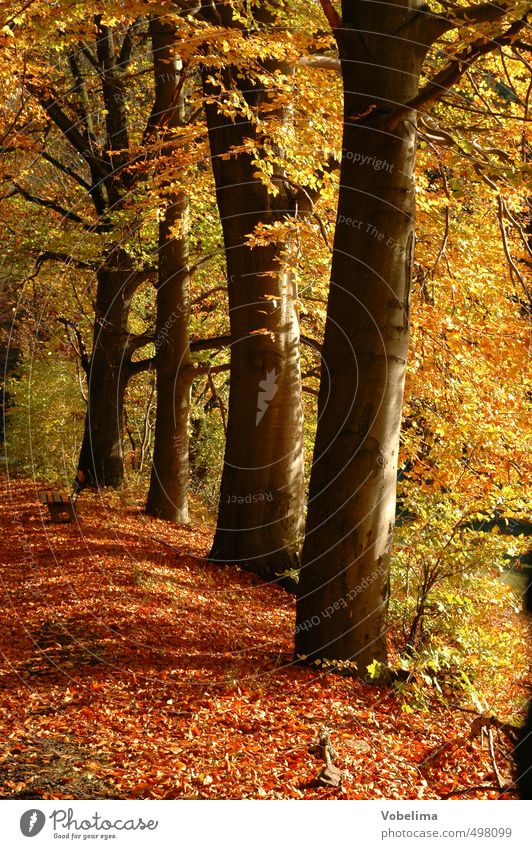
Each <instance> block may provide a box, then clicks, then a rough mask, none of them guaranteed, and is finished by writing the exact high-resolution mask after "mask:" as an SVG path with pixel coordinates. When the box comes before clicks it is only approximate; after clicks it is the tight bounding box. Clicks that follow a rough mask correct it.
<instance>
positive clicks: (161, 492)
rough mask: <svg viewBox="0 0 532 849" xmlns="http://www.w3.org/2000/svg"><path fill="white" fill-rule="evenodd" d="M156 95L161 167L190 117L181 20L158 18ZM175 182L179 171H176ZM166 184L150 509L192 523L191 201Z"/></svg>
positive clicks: (154, 123)
mask: <svg viewBox="0 0 532 849" xmlns="http://www.w3.org/2000/svg"><path fill="white" fill-rule="evenodd" d="M149 26H150V35H151V40H152V50H153V67H154V84H155V101H154V106H153V110H152V115H151V118H150V121H149V123H148V132H149V133H150V134H151V133H156V136H157V139H158V142H159V144H160V145H161V150H160V151H159V153H158V158H159V167H161V166H162V164H163V163H164V161H165V160H167V159H168V156H169V154H170V153H171V150H172V142H174V143H175V141H176V138H177V134H178V128H179V127H180V126H183V125H184V124H185V122H186V117H185V73H186V69H185V68H183V67H181V68H180V65H181V62H180V60H179V56H178V55H177V50H178V44H177V41H178V38H177V31H176V27H175V24H173V23H172V22H171V21H169V20H164V19H161V18H152V19H151V20H150V25H149ZM172 180H173V181H174V182H175V180H176V176H175V175H172ZM168 183H170V179H169V178H168V176H167V177H166V178H164V177H163V182H162V186H161V190H162V202H163V204H165V209H164V213H163V215H162V218H161V221H160V223H159V245H158V281H157V320H156V327H155V351H156V352H155V368H156V374H157V411H156V417H155V441H154V447H153V463H152V470H151V478H150V488H149V492H148V499H147V503H146V512H147V513H150V514H152V515H154V516H159V517H160V518H162V519H168V520H172V521H177V522H181V523H186V522H188V499H187V488H188V476H189V418H190V389H191V385H192V380H193V377H194V368H193V365H192V361H191V355H190V343H189V313H190V291H189V290H190V272H189V261H188V259H189V248H188V222H187V208H188V199H187V196H186V194H185V192H184V191H183V190H182V189H181V190H179V189H177V190H176V189H174V188H172V187H171V186H170V187H169V186H168Z"/></svg>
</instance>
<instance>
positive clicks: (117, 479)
mask: <svg viewBox="0 0 532 849" xmlns="http://www.w3.org/2000/svg"><path fill="white" fill-rule="evenodd" d="M137 277H138V275H137V273H136V272H135V270H134V269H132V268H131V267H130V266H129V264H128V260H127V256H126V255H123V254H120V253H119V254H118V256H117V255H116V254H113V255H110V256H109V257H108V258H107V261H106V262H105V263H104V264H102V266H101V268H100V269H99V270H98V272H97V291H96V309H95V319H94V336H93V346H92V354H91V358H90V364H89V372H88V397H89V403H88V407H87V414H86V417H85V429H84V433H83V441H82V444H81V450H80V456H79V462H78V469H79V470H81V472H83V473H84V474H85V476H86V477H87V478H88V481H89V482H90V483H91V484H92V485H93V486H96V487H102V486H111V487H118V486H120V485H121V483H122V481H123V478H124V453H123V445H122V433H123V424H124V395H125V391H126V387H127V382H128V380H129V377H130V376H131V372H130V366H131V363H130V352H129V342H130V335H129V333H128V329H127V321H128V315H129V308H130V305H131V299H132V297H133V294H134V292H135V289H136V288H137V285H138V280H137Z"/></svg>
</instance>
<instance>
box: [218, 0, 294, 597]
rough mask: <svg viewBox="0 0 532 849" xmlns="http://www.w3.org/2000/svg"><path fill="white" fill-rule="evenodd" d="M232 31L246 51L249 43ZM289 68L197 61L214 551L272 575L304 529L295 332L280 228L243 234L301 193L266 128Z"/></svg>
mask: <svg viewBox="0 0 532 849" xmlns="http://www.w3.org/2000/svg"><path fill="white" fill-rule="evenodd" d="M279 5H281V4H279ZM220 16H221V21H220V22H223V23H225V24H226V25H228V26H230V27H231V26H232V27H236V29H237V32H238V30H239V28H241V27H242V23H241V19H239V18H238V17H237V18H236V20H233V16H232V12H231V10H230V9H229V8H227V9H223V8H222V9H220ZM276 17H277V16H276V11H272V10H270V8H269V7H267V4H259V5H257V7H256V9H255V10H254V12H253V17H252V19H251V20H250V21H249V23H250V27H251V30H252V31H253V30H255V31H258V32H259V33H266V34H267V37H269V38H273V34H274V31H275V28H274V23H275V20H276ZM240 39H241V43H242V45H243V47H244V49H245V51H246V52H245V54H244V56H249V55H250V54H251V55H252V54H253V48H252V47H251V50H250V47H249V45H248V46H246V44H245V42H246V39H245V37H244V35H240ZM255 47H256V48H258V47H259V44H258V42H255ZM242 52H243V51H242ZM291 73H292V69H291V67H290V65H289V63H287V62H286V61H282V60H281V59H275V58H272V59H270V60H264V61H261V60H260V59H257V58H256V57H255V58H254V59H253V60H249V59H248V61H247V63H246V62H245V61H244V60H241V62H240V63H239V64H236V63H235V64H233V63H232V64H230V65H226V66H225V67H224V68H223V70H222V71H221V72H220V73H216V71H215V69H214V68H212V67H209V65H208V58H206V60H205V70H204V73H203V81H204V92H205V97H206V107H205V111H206V118H207V126H208V131H209V142H210V149H211V157H212V160H211V161H212V168H213V173H214V179H215V183H216V195H217V202H218V207H219V210H220V216H221V222H222V228H223V235H224V245H225V255H226V264H227V280H228V293H229V309H230V321H231V375H230V397H229V416H228V422H227V441H226V449H225V457H224V468H223V474H222V483H221V491H220V502H219V510H218V520H217V528H216V533H215V538H214V542H213V546H212V550H211V554H210V558H211V559H212V560H214V561H219V562H238V563H240V564H242V565H243V566H244V567H245V568H247V569H249V570H251V571H253V572H256V573H257V574H259V575H261V576H262V577H263V578H265V579H268V580H275V579H276V577H277V576H278V575H279V573H281V572H283V571H285V570H290V569H294V568H295V567H296V566H297V565H298V556H299V550H300V545H301V535H302V530H303V510H304V498H305V483H304V453H303V411H302V403H301V375H300V353H299V343H300V332H299V321H298V301H297V287H296V282H295V278H294V274H293V272H292V270H291V268H290V266H289V264H288V263H287V260H286V256H284V254H285V253H286V248H287V245H286V242H285V241H284V240H283V238H282V235H281V236H279V233H276V234H275V240H271V239H270V240H268V239H266V240H265V241H262V242H260V241H258V242H256V243H253V241H252V240H251V239H250V237H251V236H253V235H254V234H255V233H257V232H258V231H260V230H261V228H262V227H264V226H266V227H273V228H274V227H275V225H276V224H283V223H284V222H285V220H286V219H287V218H289V217H290V216H295V215H297V213H298V201H300V200H301V198H300V197H299V196H298V193H297V191H294V190H293V187H291V186H290V185H289V183H288V182H287V181H286V179H285V173H284V170H283V166H282V164H280V162H279V160H282V158H283V154H282V152H281V151H280V150H279V147H276V145H277V144H278V143H277V141H276V139H275V138H274V134H273V133H272V128H271V125H272V122H273V123H274V124H275V123H276V124H277V126H278V125H279V124H281V125H282V124H283V122H284V121H286V120H287V115H286V105H285V103H283V100H282V97H281V99H279V98H280V96H281V92H280V91H279V89H280V88H282V86H283V84H286V80H287V79H288V78H289V77H290V75H291ZM235 100H236V102H237V103H238V104H239V105H238V107H237V108H236V110H235V109H234V106H233V103H234V101H235ZM269 145H270V146H272V147H273V148H275V153H276V157H277V162H276V164H275V165H274V166H272V171H273V173H272V176H271V183H270V185H269V186H268V185H266V184H265V180H264V179H262V178H261V174H260V172H259V170H258V167H257V158H259V157H261V158H263V159H264V151H265V150H267V149H268V146H269Z"/></svg>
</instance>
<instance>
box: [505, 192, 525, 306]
mask: <svg viewBox="0 0 532 849" xmlns="http://www.w3.org/2000/svg"><path fill="white" fill-rule="evenodd" d="M505 214H506V204H505V203H504V201H503V199H502V197H501V196H500V195H499V196H498V197H497V219H498V221H499V229H500V231H501V238H502V246H503V250H504V255H505V257H506V261H507V263H508V266H509V268H510V276H511V278H512V282H514V275H515V276H516V277H517V279H518V281H519V283H520V284H521V287H522V289H523V291H524V293H525V295H526V297H527V298H528V302H529V304H532V292H531V291H530V289H529V288H528V284H527V282H526V280H525V278H524V277H523V275H522V274H521V272H520V270H519V269H518V267H517V265H516V264H515V262H514V259H513V257H512V254H511V251H510V246H509V244H508V236H507V233H506V227H505V226H504V216H505Z"/></svg>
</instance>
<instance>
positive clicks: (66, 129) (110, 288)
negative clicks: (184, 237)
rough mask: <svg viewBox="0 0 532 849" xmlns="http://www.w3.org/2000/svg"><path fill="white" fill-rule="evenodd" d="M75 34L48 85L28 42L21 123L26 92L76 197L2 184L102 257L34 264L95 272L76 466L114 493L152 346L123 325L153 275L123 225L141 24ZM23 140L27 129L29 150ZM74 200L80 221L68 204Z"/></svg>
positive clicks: (41, 60) (42, 144) (42, 151)
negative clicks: (129, 411)
mask: <svg viewBox="0 0 532 849" xmlns="http://www.w3.org/2000/svg"><path fill="white" fill-rule="evenodd" d="M74 29H76V27H74ZM77 29H78V33H79V34H78V37H77V39H73V38H72V37H70V35H69V34H67V36H66V38H65V39H60V42H61V43H60V44H59V45H58V48H59V51H60V55H62V56H64V57H65V58H66V65H67V68H66V69H63V67H60V68H59V69H58V71H57V73H56V74H55V79H54V80H52V79H51V78H50V76H49V74H50V72H51V68H50V64H49V63H48V59H47V52H46V50H43V51H42V52H41V53H40V54H38V52H37V51H34V49H33V45H30V46H28V47H27V50H26V64H25V65H24V68H23V69H22V72H21V74H20V84H21V87H22V90H21V93H20V100H21V106H20V110H19V113H20V114H19V116H18V117H21V118H24V117H27V115H26V110H27V109H28V107H27V104H26V103H25V99H26V98H27V95H28V94H29V95H31V97H32V98H33V101H34V103H36V104H37V105H38V108H39V109H40V110H41V111H40V114H38V113H35V115H34V122H35V124H34V126H35V127H36V128H37V130H38V129H39V128H40V126H41V124H42V123H44V124H47V125H48V127H49V128H50V129H51V130H52V128H53V130H52V131H51V132H49V133H46V134H44V139H43V140H39V141H38V142H37V146H36V152H37V155H38V156H39V157H41V158H42V159H44V160H45V161H46V162H47V163H48V164H49V165H50V166H51V168H52V169H55V170H56V171H57V172H58V173H59V174H60V175H61V176H62V178H63V180H64V179H65V177H66V178H67V181H68V185H69V187H70V190H71V192H72V194H70V191H69V192H68V194H67V203H66V204H65V203H63V202H62V201H60V200H58V199H56V198H54V197H49V196H47V195H46V189H47V187H46V186H44V185H37V186H36V185H35V182H36V181H35V178H34V176H33V174H31V175H30V176H29V179H28V180H27V181H23V180H18V179H17V178H16V177H9V178H8V179H9V180H10V183H11V186H12V189H11V195H15V194H16V195H19V196H20V197H21V198H22V199H23V200H24V201H26V202H27V203H28V204H35V205H37V206H40V207H41V208H43V209H48V210H50V211H51V212H52V213H54V214H55V215H56V216H59V219H58V220H61V219H62V221H63V222H67V223H69V224H70V225H71V226H72V227H75V228H78V229H79V230H81V232H82V233H84V234H86V241H87V242H89V244H90V245H91V246H92V248H93V249H95V250H97V251H99V255H98V256H97V259H96V260H94V259H92V258H91V260H90V261H87V260H85V259H83V260H78V258H77V257H76V255H75V253H76V252H75V251H74V253H73V254H72V253H70V252H69V251H68V250H67V251H65V250H41V251H39V252H38V255H37V261H38V264H39V265H40V266H42V264H43V263H44V262H58V263H62V264H63V263H64V264H66V265H73V266H79V267H81V268H84V269H89V270H93V272H94V275H95V277H96V291H95V295H94V326H93V339H92V350H91V352H90V355H89V356H87V357H84V358H83V361H82V364H83V367H84V369H85V371H86V374H87V381H88V404H87V414H86V419H85V427H84V434H83V441H82V445H81V449H80V456H79V463H78V465H79V469H80V470H81V472H82V474H83V475H84V476H85V477H87V478H89V479H90V480H91V481H92V483H93V484H94V485H97V486H119V485H120V483H121V482H122V479H123V475H124V457H123V444H122V433H123V416H124V396H125V391H126V387H127V384H128V381H129V380H130V378H131V377H132V376H133V375H134V374H136V373H138V371H139V369H140V368H143V367H144V366H143V365H142V364H141V365H139V363H138V362H137V363H135V362H134V361H133V360H134V355H135V354H136V352H137V351H138V349H139V348H141V347H143V346H144V345H145V344H147V342H148V341H149V337H146V336H145V335H144V334H135V333H131V332H130V328H129V326H128V317H129V312H130V307H131V303H132V299H133V297H134V295H135V293H136V291H137V289H138V288H139V286H140V285H141V283H143V282H144V281H145V280H146V278H147V276H149V274H150V270H149V269H147V268H145V267H143V265H142V262H139V261H138V260H137V258H136V257H135V254H134V252H133V251H131V250H130V249H129V247H128V238H130V237H131V232H128V224H131V222H128V223H125V221H124V219H125V217H127V216H125V213H124V210H125V207H126V201H127V198H128V193H129V192H130V191H131V190H132V187H133V184H134V182H135V174H134V173H132V172H131V171H130V170H129V165H130V158H131V149H132V147H131V146H132V140H131V132H130V129H131V128H130V121H131V112H128V105H127V103H128V92H127V87H128V74H127V70H128V67H129V64H130V62H131V59H132V53H133V50H134V48H135V46H136V43H137V39H138V21H137V20H134V21H130V22H128V23H126V24H123V25H120V26H117V27H115V28H114V29H113V27H112V26H111V25H109V24H108V23H107V22H106V18H105V16H104V15H103V14H96V15H95V16H94V18H93V19H92V21H91V20H89V21H88V22H86V23H83V24H81V23H80V22H77ZM61 64H62V63H61ZM135 117H136V116H135ZM102 119H103V120H102ZM20 123H22V122H20ZM23 126H24V125H23ZM31 126H32V125H31V124H30V125H29V128H30V131H31ZM26 128H27V125H26ZM57 131H59V134H58V133H57ZM37 135H38V132H37ZM28 136H29V132H28V130H27V135H26V143H27V141H28ZM80 189H81V192H80ZM80 198H81V204H82V210H83V214H80V213H79V212H77V211H75V210H74V209H72V208H70V207H69V206H68V203H69V201H73V205H75V203H76V202H79V200H80ZM87 202H89V203H90V205H91V206H92V211H91V209H90V206H89V205H88V204H87ZM134 229H135V228H134V227H133V230H134ZM89 234H90V235H89ZM77 248H78V250H79V245H78V246H77Z"/></svg>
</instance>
